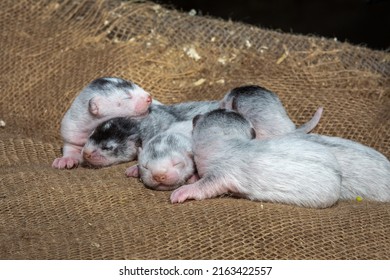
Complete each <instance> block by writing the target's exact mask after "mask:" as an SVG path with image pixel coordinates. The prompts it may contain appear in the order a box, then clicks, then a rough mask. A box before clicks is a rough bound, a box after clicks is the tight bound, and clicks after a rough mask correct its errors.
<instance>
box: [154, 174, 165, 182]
mask: <svg viewBox="0 0 390 280" xmlns="http://www.w3.org/2000/svg"><path fill="white" fill-rule="evenodd" d="M153 179H154V180H155V181H156V182H159V183H162V182H164V181H165V179H167V175H166V174H154V175H153Z"/></svg>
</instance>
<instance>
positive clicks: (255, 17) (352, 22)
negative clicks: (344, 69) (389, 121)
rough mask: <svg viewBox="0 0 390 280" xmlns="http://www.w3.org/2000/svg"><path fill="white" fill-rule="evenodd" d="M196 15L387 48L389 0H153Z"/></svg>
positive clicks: (389, 18) (389, 43) (389, 29)
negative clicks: (193, 11) (194, 12)
mask: <svg viewBox="0 0 390 280" xmlns="http://www.w3.org/2000/svg"><path fill="white" fill-rule="evenodd" d="M156 2H158V3H161V4H168V5H170V6H171V7H174V8H176V9H178V10H181V11H185V12H189V11H191V10H192V9H194V10H196V12H197V14H198V15H209V16H213V17H218V18H223V19H232V20H234V21H241V22H246V23H250V24H253V25H256V26H259V27H264V28H269V29H274V30H281V31H284V32H292V33H298V34H313V35H317V36H324V37H327V38H335V37H336V38H337V39H338V40H339V41H343V42H349V43H352V44H355V45H363V46H366V47H369V48H372V49H379V50H385V49H389V47H390V0H327V1H324V0H319V1H316V0H235V1H232V0H230V1H213V0H156Z"/></svg>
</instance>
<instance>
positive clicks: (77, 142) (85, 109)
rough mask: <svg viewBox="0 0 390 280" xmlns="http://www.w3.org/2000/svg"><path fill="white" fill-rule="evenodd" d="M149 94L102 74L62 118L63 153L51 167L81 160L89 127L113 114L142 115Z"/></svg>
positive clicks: (90, 130) (145, 110)
mask: <svg viewBox="0 0 390 280" xmlns="http://www.w3.org/2000/svg"><path fill="white" fill-rule="evenodd" d="M151 103H152V97H151V96H150V94H149V93H147V92H146V91H145V90H143V89H142V88H141V87H139V86H138V85H136V84H135V83H133V82H130V81H127V80H124V79H121V78H115V77H103V78H99V79H96V80H94V81H92V82H91V83H90V84H89V85H88V86H86V87H85V88H84V89H83V90H82V91H81V92H80V93H79V95H78V96H77V97H76V98H75V100H74V101H73V103H72V104H71V106H70V108H69V110H68V111H67V112H66V113H65V115H64V117H63V119H62V121H61V136H62V139H63V142H64V145H63V156H62V157H60V158H56V159H55V160H54V162H53V164H52V167H54V168H58V169H64V168H73V167H77V166H78V165H79V164H80V163H81V162H82V161H83V158H82V154H81V150H82V148H83V147H84V145H85V143H86V142H87V139H88V137H89V136H90V134H91V133H92V131H93V130H94V129H95V128H96V127H97V126H98V125H99V124H101V123H103V122H104V121H107V120H109V119H111V118H114V117H125V116H128V117H142V116H145V115H147V114H148V110H149V106H150V104H151Z"/></svg>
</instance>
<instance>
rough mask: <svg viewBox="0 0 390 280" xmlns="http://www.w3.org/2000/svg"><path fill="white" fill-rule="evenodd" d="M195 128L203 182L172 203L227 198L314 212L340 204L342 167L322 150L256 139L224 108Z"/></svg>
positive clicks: (294, 141) (295, 141) (291, 139)
mask: <svg viewBox="0 0 390 280" xmlns="http://www.w3.org/2000/svg"><path fill="white" fill-rule="evenodd" d="M193 123H194V128H193V136H192V140H193V142H192V152H193V154H194V161H195V164H196V167H197V171H198V174H199V177H200V179H199V180H198V181H196V182H194V183H192V184H189V185H184V186H181V187H179V188H177V189H176V190H175V191H173V192H172V194H171V202H172V203H181V202H184V201H185V200H188V199H196V200H203V199H206V198H212V197H216V196H219V195H221V194H224V193H231V194H233V195H237V196H240V197H244V198H248V199H250V200H259V201H270V202H278V203H285V204H292V205H298V206H303V207H313V208H325V207H330V206H332V205H333V204H334V203H335V202H336V201H337V200H338V199H339V197H340V188H341V175H340V167H339V164H338V162H337V160H336V158H335V156H334V155H333V153H331V152H330V151H329V149H327V148H325V147H324V146H323V145H321V144H318V143H315V142H313V141H308V140H305V139H302V138H300V137H295V136H294V135H289V134H288V135H284V136H279V137H274V138H270V139H264V140H257V139H255V138H256V135H255V134H256V133H255V130H254V129H253V127H252V125H251V124H250V122H249V121H248V120H247V119H245V118H244V117H243V116H242V115H240V114H239V113H237V112H234V111H229V110H225V109H218V110H214V111H211V112H209V113H206V114H204V115H201V116H198V117H195V118H194V120H193Z"/></svg>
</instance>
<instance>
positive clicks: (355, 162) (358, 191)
mask: <svg viewBox="0 0 390 280" xmlns="http://www.w3.org/2000/svg"><path fill="white" fill-rule="evenodd" d="M300 137H302V138H304V139H307V140H309V141H312V142H316V143H319V144H322V145H323V146H325V147H327V148H328V149H329V150H330V151H331V152H332V153H333V154H334V156H335V157H336V159H337V161H338V162H339V164H340V168H341V174H342V182H341V184H342V187H341V196H340V198H341V199H356V197H357V196H360V197H362V198H363V199H368V200H375V201H382V202H390V162H389V160H388V159H387V158H386V157H385V156H384V155H382V154H381V153H379V152H378V151H376V150H374V149H373V148H370V147H367V146H365V145H362V144H360V143H357V142H354V141H351V140H348V139H343V138H340V137H329V136H323V135H318V134H308V135H300Z"/></svg>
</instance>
